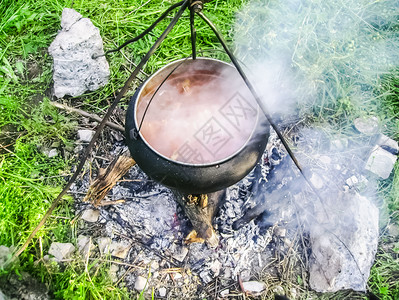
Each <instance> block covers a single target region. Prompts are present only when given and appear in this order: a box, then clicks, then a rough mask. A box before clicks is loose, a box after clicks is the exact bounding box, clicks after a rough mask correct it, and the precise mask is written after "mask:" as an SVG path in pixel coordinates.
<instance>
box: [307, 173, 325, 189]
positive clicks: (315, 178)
mask: <svg viewBox="0 0 399 300" xmlns="http://www.w3.org/2000/svg"><path fill="white" fill-rule="evenodd" d="M309 180H310V182H311V183H312V184H313V186H314V187H315V188H316V189H321V188H322V187H323V186H324V183H323V179H322V178H321V177H320V176H319V175H317V174H315V173H312V176H311V177H310V179H309Z"/></svg>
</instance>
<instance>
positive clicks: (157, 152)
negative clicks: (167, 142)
mask: <svg viewBox="0 0 399 300" xmlns="http://www.w3.org/2000/svg"><path fill="white" fill-rule="evenodd" d="M185 60H187V61H189V60H191V61H193V59H192V58H189V59H187V58H182V59H178V60H174V61H172V62H170V63H168V64H166V65H165V66H163V67H162V68H160V69H159V70H157V71H156V72H155V73H153V74H152V75H151V76H150V77H148V78H147V80H146V81H145V82H144V83H143V85H141V87H140V91H139V93H138V94H137V97H136V102H135V105H134V112H133V115H134V125H135V126H136V130H137V132H138V134H139V135H140V137H141V139H142V140H143V142H144V143H145V144H146V145H147V146H148V148H149V149H150V150H151V151H153V152H154V153H155V154H157V155H159V156H160V157H162V158H164V159H166V160H168V161H170V162H172V163H175V164H178V165H182V166H190V167H211V166H218V165H220V164H222V163H224V162H226V161H228V160H230V159H231V158H233V157H234V156H236V155H237V154H238V153H240V152H241V151H242V150H243V149H244V148H245V147H246V146H247V145H248V143H249V141H250V140H251V139H252V137H253V136H254V133H255V131H256V129H257V124H258V122H259V105H258V104H257V103H256V122H255V126H254V127H253V128H252V131H251V134H250V135H249V136H248V138H247V140H246V141H245V143H243V145H242V146H241V147H240V148H239V149H237V150H236V151H235V152H234V153H233V154H231V155H229V156H227V157H225V158H223V159H220V160H217V161H214V162H210V163H198V164H193V163H185V162H181V161H177V160H173V159H170V158H169V157H167V156H165V155H164V154H162V153H160V152H159V151H157V150H156V149H155V148H154V147H153V146H151V144H150V143H149V142H148V141H147V140H146V139H145V137H144V136H143V135H142V134H141V131H140V130H139V123H138V120H137V106H138V103H139V99H140V96H141V94H142V92H143V90H144V88H145V86H146V85H147V84H148V83H149V82H150V81H151V79H153V78H154V77H155V76H157V75H158V74H159V73H161V72H162V71H164V70H165V69H166V68H169V67H171V66H173V65H175V64H178V63H180V62H182V61H185ZM196 60H209V61H213V62H216V63H221V64H224V65H226V66H229V67H231V68H233V69H234V70H237V69H236V68H235V67H234V66H233V65H232V64H230V63H227V62H225V61H222V60H219V59H215V58H208V57H197V58H196ZM183 64H184V62H183V63H182V65H183ZM179 67H180V66H179ZM179 67H178V68H179ZM143 118H144V116H143Z"/></svg>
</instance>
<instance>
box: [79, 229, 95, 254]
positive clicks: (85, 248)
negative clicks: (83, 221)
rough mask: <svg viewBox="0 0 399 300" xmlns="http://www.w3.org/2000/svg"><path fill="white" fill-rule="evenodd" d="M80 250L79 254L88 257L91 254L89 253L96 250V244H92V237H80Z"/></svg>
mask: <svg viewBox="0 0 399 300" xmlns="http://www.w3.org/2000/svg"><path fill="white" fill-rule="evenodd" d="M78 249H79V252H80V253H81V254H82V255H83V256H84V257H86V256H87V255H88V253H89V251H91V250H93V249H94V244H93V243H92V242H91V239H90V237H88V236H85V235H82V234H81V235H79V236H78Z"/></svg>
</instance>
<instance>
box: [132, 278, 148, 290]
mask: <svg viewBox="0 0 399 300" xmlns="http://www.w3.org/2000/svg"><path fill="white" fill-rule="evenodd" d="M147 288H148V286H147V278H145V277H143V276H137V278H136V281H135V283H134V289H135V290H136V291H139V292H141V291H143V290H146V289H147Z"/></svg>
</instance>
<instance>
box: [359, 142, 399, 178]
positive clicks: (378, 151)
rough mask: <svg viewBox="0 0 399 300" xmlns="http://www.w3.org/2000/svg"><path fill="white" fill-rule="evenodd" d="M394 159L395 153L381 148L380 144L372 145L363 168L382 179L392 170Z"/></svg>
mask: <svg viewBox="0 0 399 300" xmlns="http://www.w3.org/2000/svg"><path fill="white" fill-rule="evenodd" d="M396 159H397V156H396V155H393V154H392V153H390V152H388V151H386V150H384V149H382V148H381V147H380V146H374V148H373V150H372V151H371V154H370V157H369V158H368V160H367V163H366V167H365V169H366V170H369V171H370V172H372V173H374V174H376V175H378V176H380V177H381V178H383V179H387V178H388V177H389V175H390V174H391V172H392V170H393V167H394V165H395V162H396Z"/></svg>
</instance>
